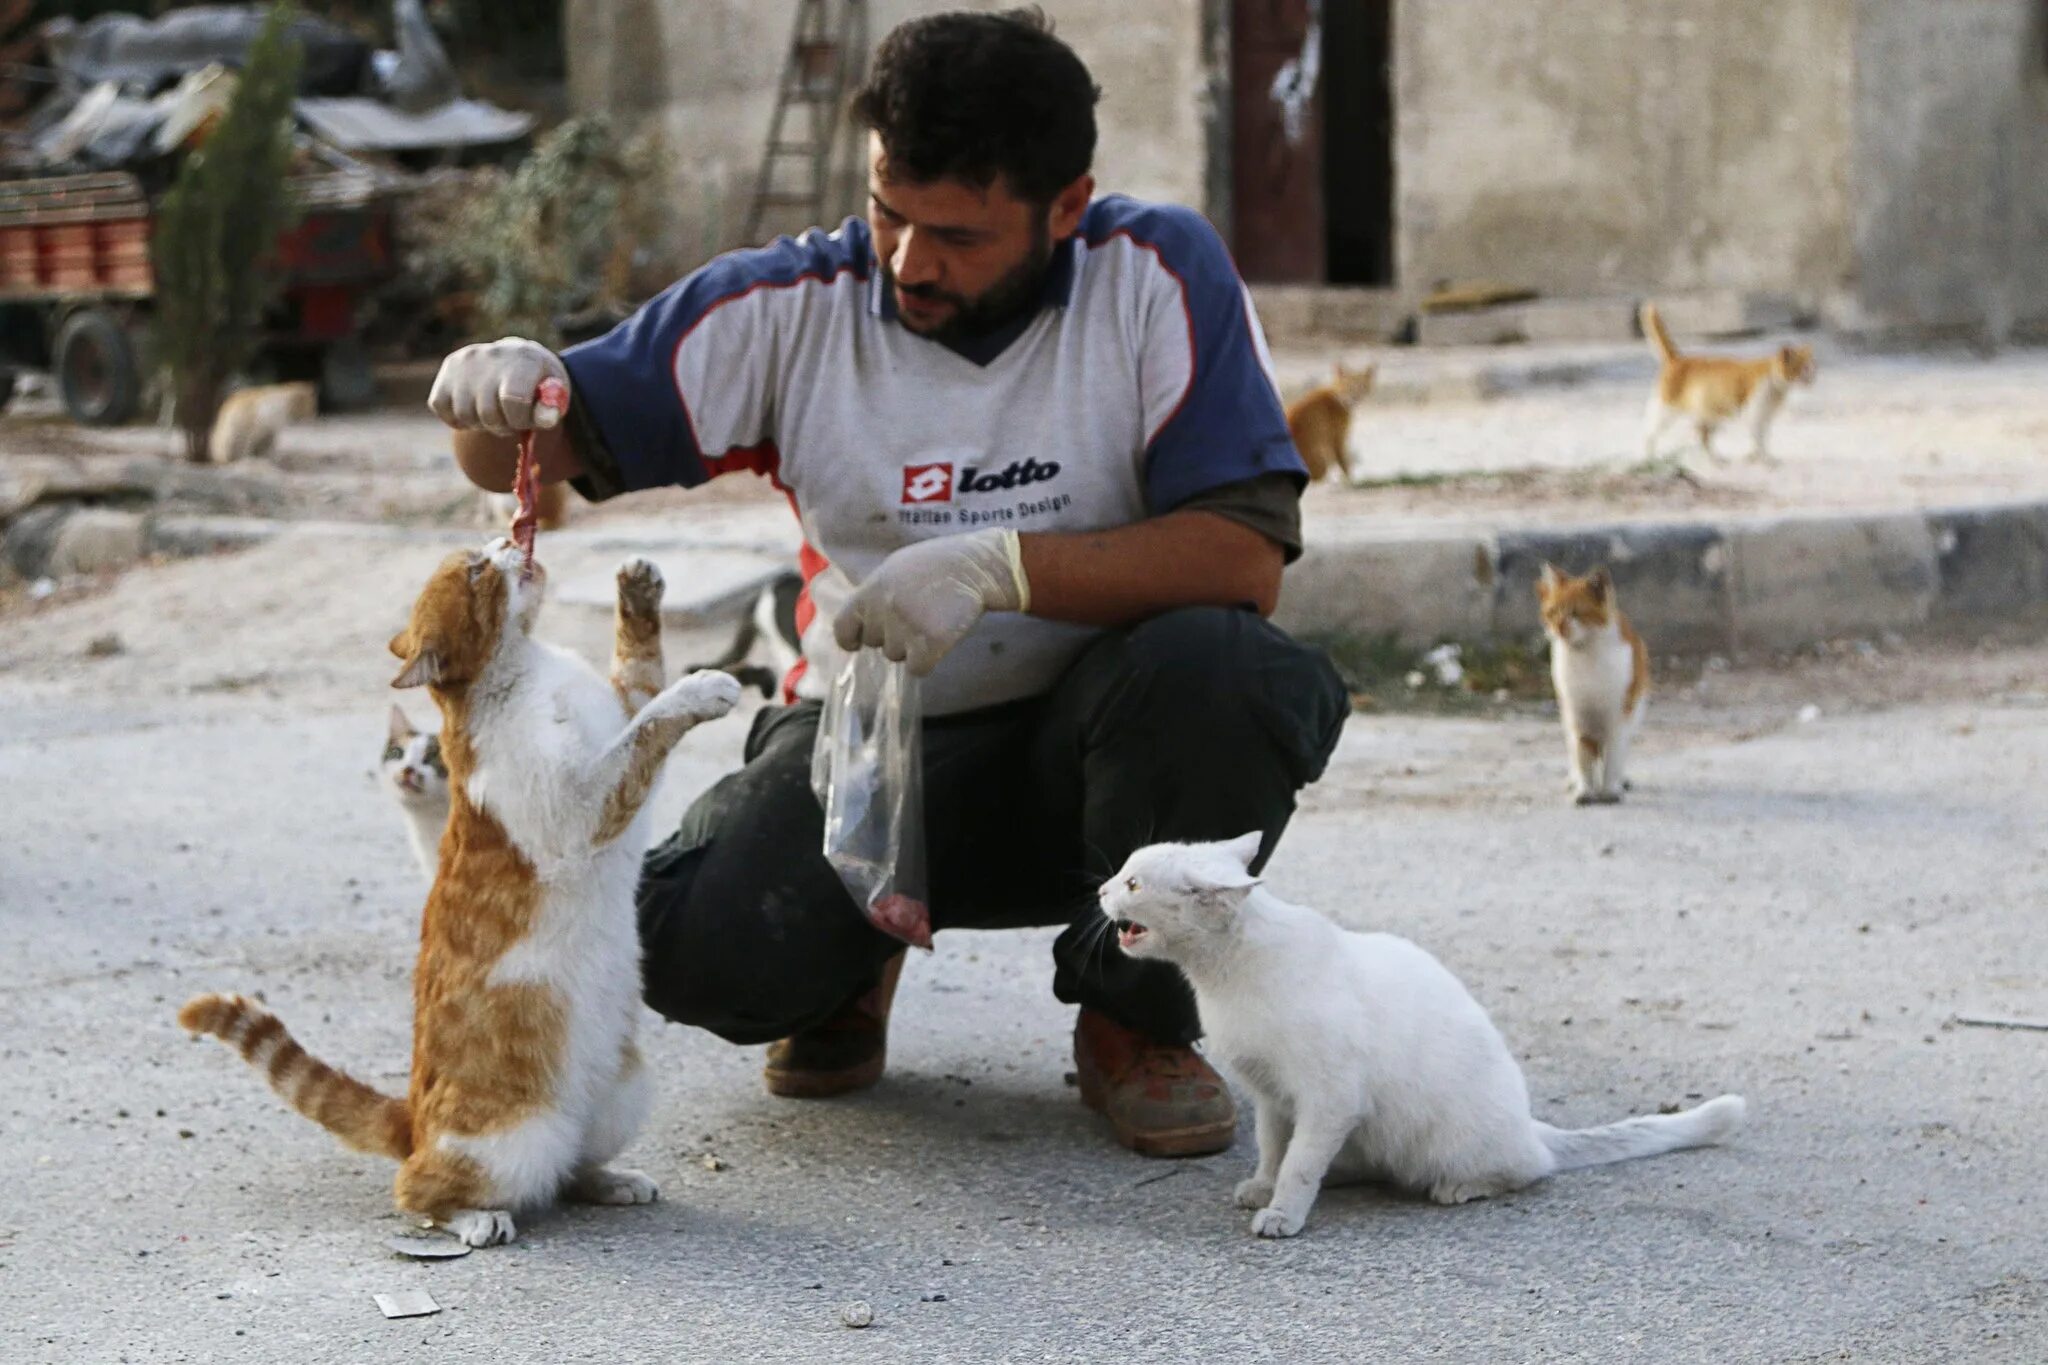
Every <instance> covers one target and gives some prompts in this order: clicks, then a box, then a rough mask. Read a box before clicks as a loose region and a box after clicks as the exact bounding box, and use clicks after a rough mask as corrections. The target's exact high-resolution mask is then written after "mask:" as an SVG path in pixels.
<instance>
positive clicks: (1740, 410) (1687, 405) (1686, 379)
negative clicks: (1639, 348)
mask: <svg viewBox="0 0 2048 1365" xmlns="http://www.w3.org/2000/svg"><path fill="white" fill-rule="evenodd" d="M1642 322H1643V335H1644V336H1645V337H1647V338H1648V339H1649V342H1650V348H1651V349H1652V350H1654V351H1656V353H1657V359H1658V360H1659V361H1660V362H1662V368H1661V369H1660V371H1659V373H1658V375H1657V391H1656V392H1655V393H1653V394H1651V395H1650V410H1649V413H1648V415H1647V416H1646V417H1645V418H1644V421H1643V454H1644V456H1645V458H1647V459H1652V460H1654V459H1656V458H1657V441H1658V439H1659V438H1660V437H1662V436H1663V435H1664V432H1665V430H1666V428H1668V427H1670V426H1671V424H1672V423H1674V422H1677V421H1680V420H1683V419H1684V418H1687V417H1690V418H1691V419H1692V423H1693V428H1694V429H1695V430H1696V431H1698V433H1699V438H1700V449H1701V450H1703V451H1705V452H1706V453H1707V454H1708V455H1709V456H1710V457H1712V458H1714V459H1719V458H1720V457H1719V456H1718V455H1715V454H1714V444H1713V441H1714V428H1716V427H1718V426H1720V425H1721V423H1723V422H1726V421H1728V420H1730V419H1731V418H1734V417H1738V416H1745V417H1747V419H1748V423H1749V432H1750V458H1751V459H1753V460H1768V459H1770V458H1771V455H1770V451H1769V449H1768V448H1767V446H1766V442H1767V441H1768V439H1769V437H1770V429H1771V419H1772V418H1774V417H1776V416H1777V415H1778V408H1779V407H1780V405H1782V404H1783V403H1784V401H1785V395H1786V393H1787V392H1789V391H1790V390H1791V387H1792V386H1793V385H1794V384H1811V383H1812V382H1813V377H1814V374H1815V368H1814V363H1813V347H1811V346H1780V347H1779V348H1778V349H1777V350H1776V351H1775V352H1774V353H1772V354H1771V355H1769V356H1766V357H1764V358H1763V359H1761V360H1742V359H1738V358H1737V357H1734V356H1720V355H1681V354H1679V351H1678V348H1677V347H1676V346H1674V345H1672V344H1671V334H1670V333H1669V332H1667V331H1665V330H1664V320H1663V319H1662V318H1661V317H1659V316H1658V315H1657V305H1656V304H1654V303H1646V304H1644V305H1643V312H1642Z"/></svg>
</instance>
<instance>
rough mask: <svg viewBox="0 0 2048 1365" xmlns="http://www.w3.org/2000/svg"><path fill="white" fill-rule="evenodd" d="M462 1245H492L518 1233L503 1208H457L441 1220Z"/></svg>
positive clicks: (497, 1244)
mask: <svg viewBox="0 0 2048 1365" xmlns="http://www.w3.org/2000/svg"><path fill="white" fill-rule="evenodd" d="M441 1226H442V1227H444V1228H446V1229H447V1230H448V1231H449V1232H451V1233H453V1234H454V1235H455V1240H456V1241H458V1242H461V1243H462V1244H463V1245H464V1246H473V1247H494V1246H500V1245H503V1244H504V1243H506V1242H509V1241H511V1240H512V1239H513V1238H514V1237H517V1236H518V1235H519V1229H518V1228H516V1227H514V1226H513V1225H512V1215H511V1214H509V1213H507V1212H505V1211H504V1210H503V1209H457V1210H456V1211H455V1212H454V1213H451V1214H449V1215H448V1216H447V1217H446V1218H445V1219H443V1220H442V1221H441Z"/></svg>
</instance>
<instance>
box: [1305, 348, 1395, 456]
mask: <svg viewBox="0 0 2048 1365" xmlns="http://www.w3.org/2000/svg"><path fill="white" fill-rule="evenodd" d="M1378 374H1379V366H1377V365H1368V366H1366V367H1365V368H1364V369H1362V370H1353V369H1349V368H1346V366H1345V364H1344V362H1343V361H1341V360H1340V361H1338V362H1337V370H1336V373H1335V375H1334V376H1332V378H1331V380H1330V382H1329V383H1327V384H1319V385H1317V386H1316V387H1315V388H1313V389H1310V390H1309V391H1308V392H1307V393H1305V394H1303V395H1302V396H1301V397H1299V398H1297V399H1295V400H1294V401H1293V402H1292V403H1289V404H1288V405H1287V430H1288V432H1289V433H1290V434H1291V435H1292V436H1293V437H1294V448H1295V449H1296V450H1298V451H1300V452H1301V459H1302V463H1303V464H1306V465H1307V466H1308V477H1309V482H1311V483H1320V482H1321V481H1322V480H1323V479H1324V478H1325V477H1326V476H1327V475H1328V474H1329V472H1330V471H1331V470H1332V469H1335V470H1338V471H1339V472H1340V473H1341V474H1342V476H1343V478H1344V480H1345V481H1346V482H1349V481H1350V480H1351V451H1350V447H1349V445H1348V444H1347V442H1348V440H1349V437H1350V435H1351V412H1352V409H1354V408H1356V407H1357V406H1358V404H1359V402H1360V401H1361V400H1363V399H1364V397H1365V396H1366V395H1367V394H1369V393H1371V392H1372V382H1373V379H1374V378H1375V377H1376V376H1377V375H1378Z"/></svg>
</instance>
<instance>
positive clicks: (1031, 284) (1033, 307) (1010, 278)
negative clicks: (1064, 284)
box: [881, 219, 1052, 345]
mask: <svg viewBox="0 0 2048 1365" xmlns="http://www.w3.org/2000/svg"><path fill="white" fill-rule="evenodd" d="M881 266H882V283H883V284H884V286H886V287H887V288H888V289H889V290H890V291H891V297H892V298H893V297H894V294H895V291H898V290H900V291H901V292H903V293H904V294H907V295H908V296H910V297H911V298H914V299H930V300H932V301H934V302H938V303H950V304H952V305H953V311H952V313H951V315H950V316H948V317H947V318H946V320H945V321H944V322H942V323H940V324H939V325H938V326H936V327H933V328H930V329H929V330H926V331H917V329H916V328H914V327H913V328H911V330H912V331H914V332H917V335H919V336H921V337H924V338H926V339H927V340H930V341H937V342H941V343H944V344H946V345H955V344H958V343H960V342H963V341H973V340H975V339H977V338H979V337H985V336H987V335H989V334H990V333H991V332H995V331H998V330H1000V329H1001V328H1003V327H1006V326H1008V325H1009V324H1010V323H1013V322H1015V321H1016V320H1017V319H1019V318H1021V317H1026V316H1028V315H1029V314H1031V313H1034V312H1036V311H1037V309H1038V305H1039V299H1040V296H1041V295H1043V294H1044V292H1045V276H1046V271H1047V270H1049V269H1050V268H1051V266H1052V233H1051V232H1050V230H1049V229H1048V228H1047V226H1046V223H1045V221H1044V220H1043V219H1039V220H1038V221H1037V222H1036V223H1035V224H1033V226H1032V229H1031V249H1030V250H1029V251H1027V252H1025V253H1024V259H1023V260H1022V261H1019V262H1018V263H1017V265H1016V266H1015V267H1014V268H1012V269H1011V271H1010V273H1009V274H1007V275H1005V276H1003V277H1002V278H1001V279H999V280H997V281H996V282H995V283H994V284H992V285H990V286H989V287H988V288H987V289H985V290H983V291H982V294H981V296H980V297H979V298H974V299H969V298H964V297H962V296H961V295H959V294H949V293H947V292H946V291H945V290H943V289H940V288H937V287H936V286H934V285H929V284H920V285H906V284H899V283H897V281H896V272H895V271H893V270H891V269H890V268H889V263H888V262H887V261H883V262H882V263H881ZM898 316H899V320H900V318H901V314H900V312H899V315H898ZM904 325H905V326H909V324H908V323H907V322H906V323H905V324H904Z"/></svg>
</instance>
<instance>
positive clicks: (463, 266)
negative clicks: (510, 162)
mask: <svg viewBox="0 0 2048 1365" xmlns="http://www.w3.org/2000/svg"><path fill="white" fill-rule="evenodd" d="M651 172H652V166H651V157H650V156H649V154H648V151H647V149H646V147H645V146H644V145H643V146H634V147H629V146H627V145H626V144H625V143H624V142H622V141H621V140H620V138H619V137H618V136H617V135H616V134H615V133H614V132H613V130H612V126H611V124H610V123H609V122H608V121H607V120H606V119H604V118H603V117H601V116H594V117H590V118H575V119H570V120H568V121H566V122H564V123H562V124H560V125H558V126H557V127H555V128H554V129H552V130H551V131H550V132H548V133H547V135H546V136H544V137H542V138H541V139H540V140H539V142H538V143H537V144H535V146H534V149H533V155H531V156H529V157H528V158H527V159H526V160H525V161H523V162H521V163H520V164H519V166H518V167H517V169H515V170H514V171H513V172H512V173H511V174H510V175H506V176H500V177H497V178H495V179H493V180H491V181H489V182H487V183H485V184H484V185H481V186H479V187H477V188H476V190H475V191H474V193H473V194H472V196H470V197H469V198H468V199H467V202H465V203H464V204H462V205H461V206H460V207H459V208H457V209H456V210H455V211H454V212H453V213H452V214H450V215H449V216H448V217H447V218H446V220H445V221H443V222H441V223H440V224H438V225H434V226H432V227H430V228H429V229H428V232H429V240H428V241H427V243H426V246H425V248H424V250H423V251H422V253H421V258H420V261H419V265H420V266H421V268H422V270H423V272H424V273H426V274H427V275H428V276H430V277H431V276H436V275H438V276H442V277H444V278H448V279H451V280H452V281H453V282H455V283H456V284H458V285H459V286H464V287H467V288H468V289H470V290H471V291H473V297H472V299H471V329H472V330H473V331H474V332H475V334H476V335H479V336H491V337H497V336H507V335H514V336H523V337H530V338H532V339H533V340H535V341H538V342H540V343H541V344H543V345H546V346H558V345H559V344H560V343H561V339H562V338H561V329H562V323H563V321H564V319H566V318H568V317H571V316H573V315H575V314H578V313H583V312H588V311H591V310H596V309H603V308H607V307H615V306H617V305H619V304H621V303H623V302H624V301H625V299H624V295H625V294H626V292H627V291H628V288H629V286H628V282H627V276H628V274H629V268H630V264H631V259H632V252H633V249H634V247H635V246H636V245H637V244H638V242H639V240H640V237H641V231H640V229H641V227H642V220H641V214H642V212H643V205H644V198H643V196H641V195H639V194H637V193H636V192H635V189H636V186H638V185H641V184H644V183H645V182H646V181H647V179H648V178H649V176H650V175H651Z"/></svg>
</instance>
